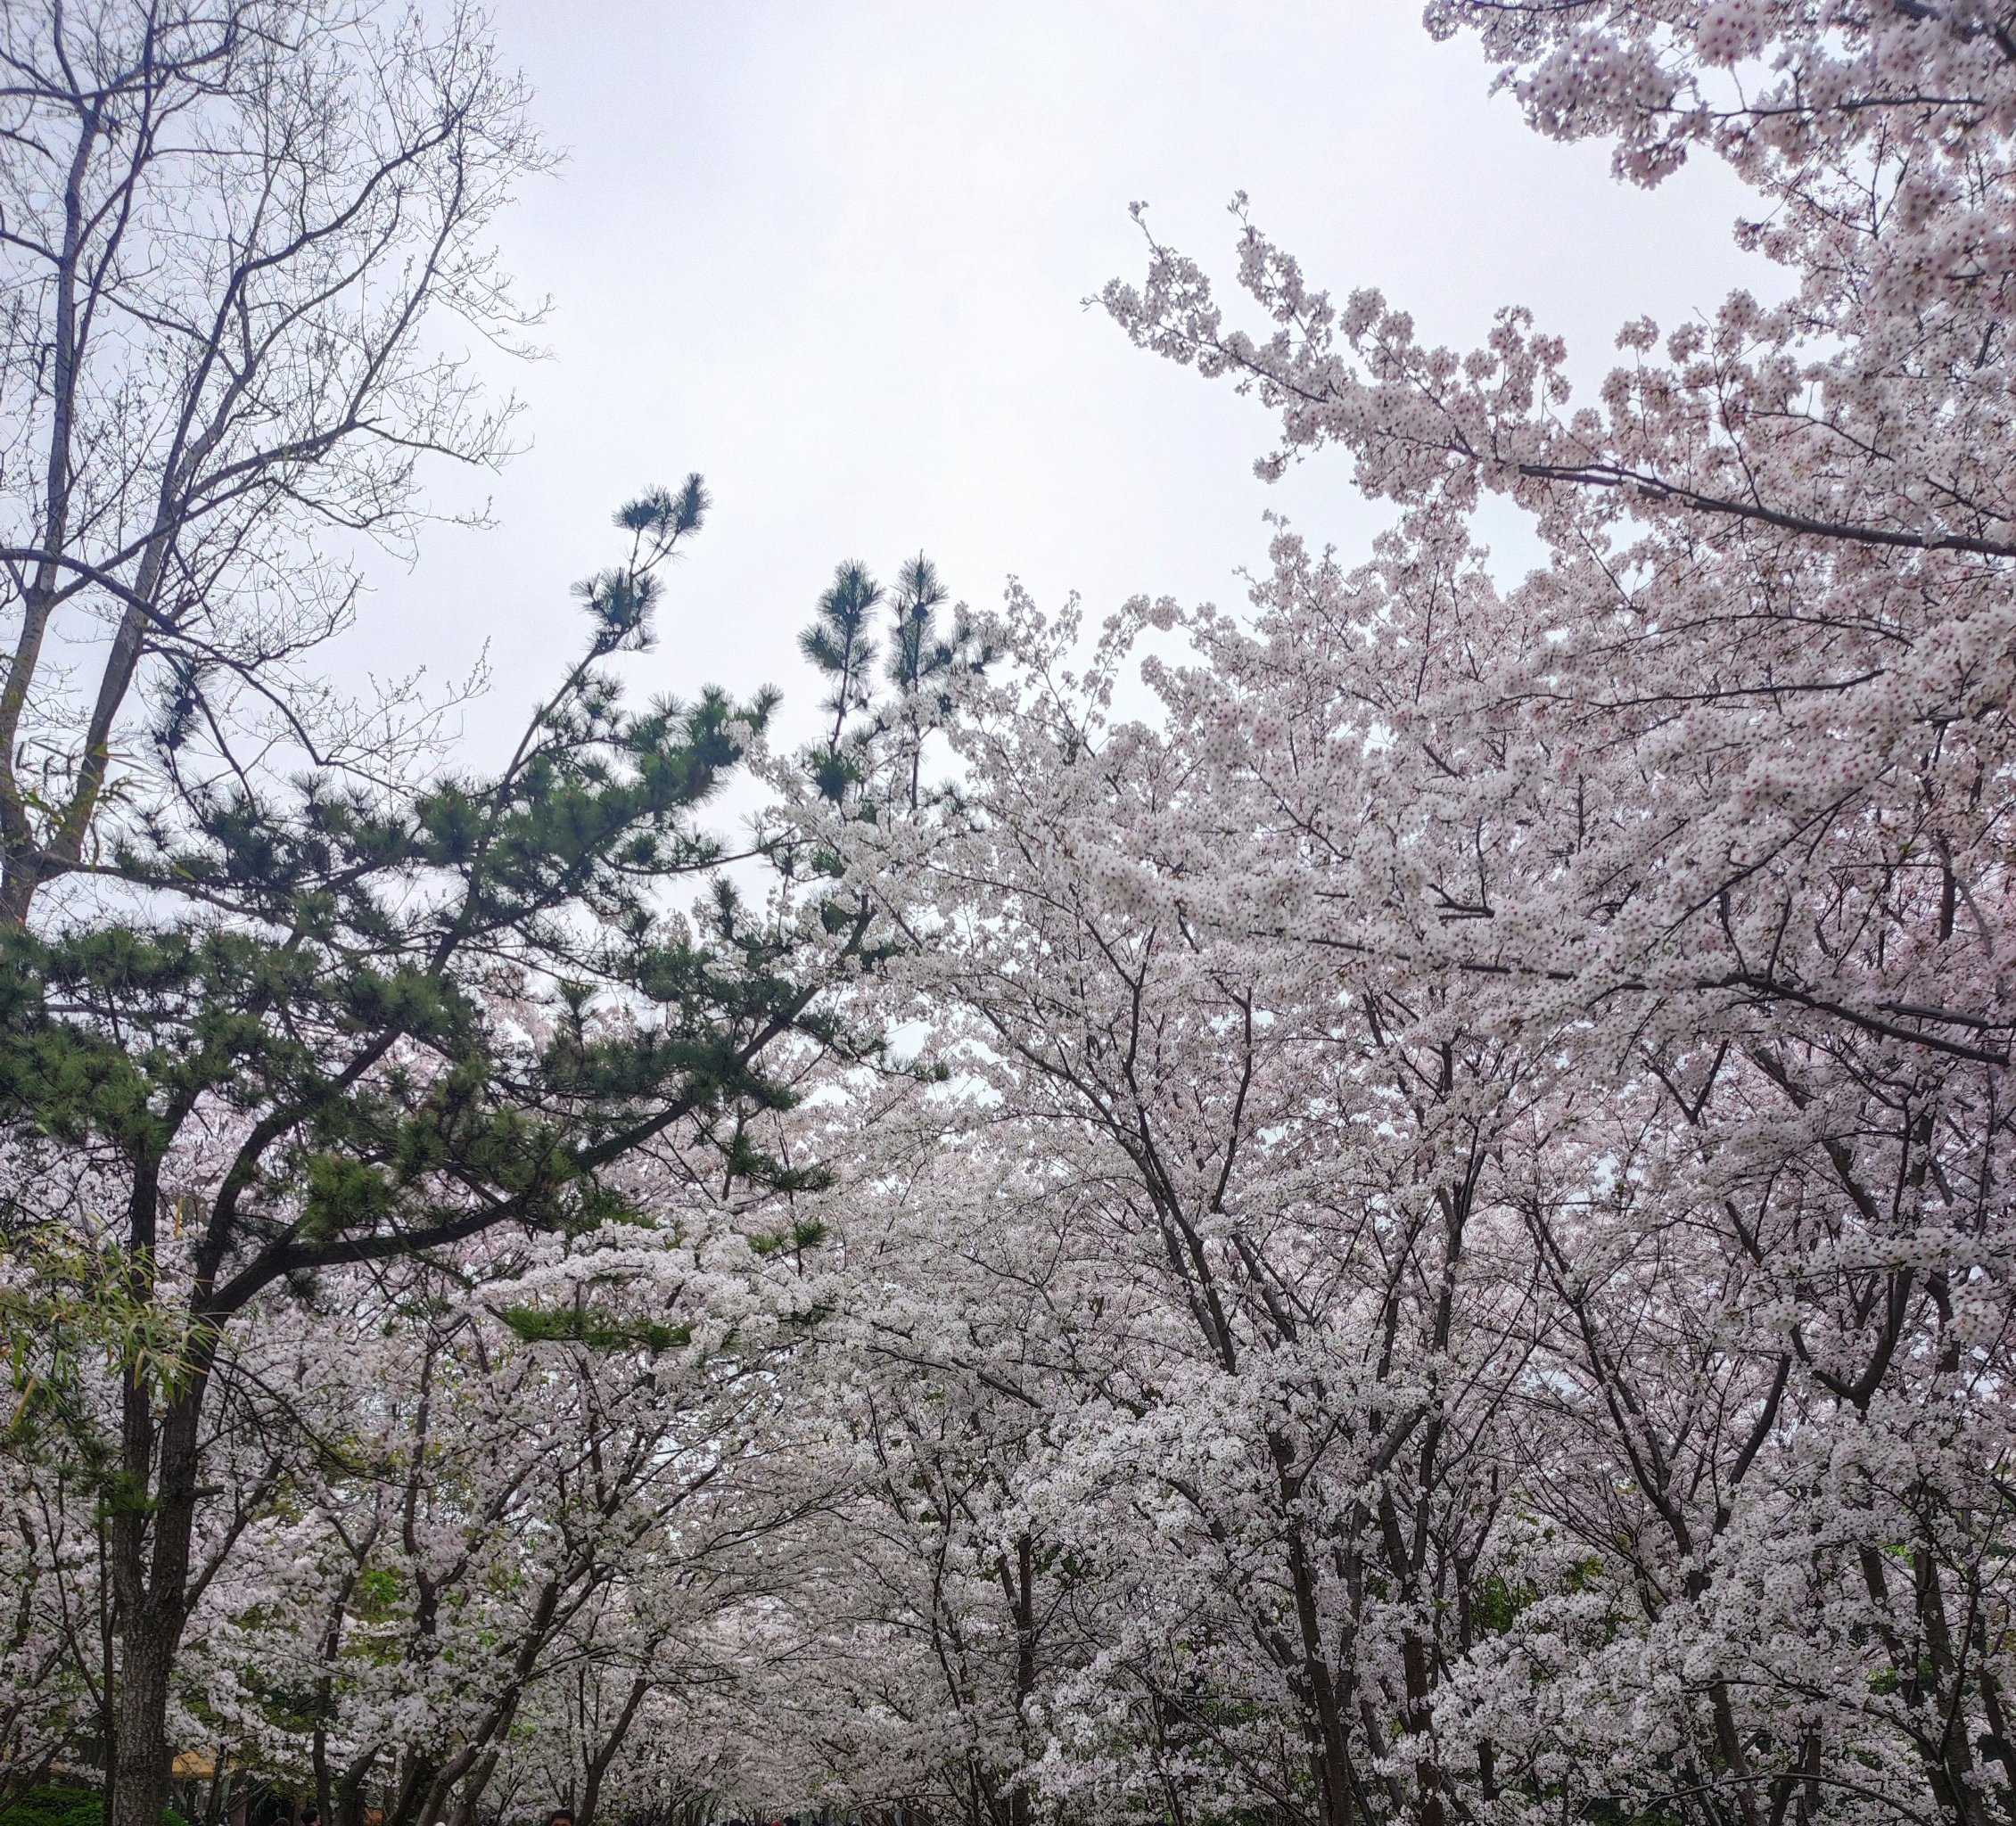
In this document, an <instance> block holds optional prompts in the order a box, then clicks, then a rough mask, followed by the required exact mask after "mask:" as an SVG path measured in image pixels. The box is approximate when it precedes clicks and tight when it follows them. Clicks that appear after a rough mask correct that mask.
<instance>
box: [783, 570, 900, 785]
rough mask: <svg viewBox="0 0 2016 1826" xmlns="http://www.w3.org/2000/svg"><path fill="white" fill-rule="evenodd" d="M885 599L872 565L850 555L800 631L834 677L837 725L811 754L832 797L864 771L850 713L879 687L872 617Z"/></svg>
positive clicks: (816, 661)
mask: <svg viewBox="0 0 2016 1826" xmlns="http://www.w3.org/2000/svg"><path fill="white" fill-rule="evenodd" d="M881 601H882V586H881V585H880V584H879V583H877V582H876V580H875V579H874V578H873V577H871V576H870V575H869V574H868V567H867V566H866V565H865V564H863V563H860V561H859V560H856V559H849V560H848V561H847V562H846V563H842V564H838V565H835V567H834V572H833V583H832V586H831V587H830V588H828V589H827V590H826V592H825V593H824V594H823V595H822V596H820V597H819V607H818V609H817V611H816V612H815V614H814V616H813V620H812V621H811V625H810V626H809V627H808V628H806V629H805V630H804V631H803V632H802V634H800V635H799V637H798V648H799V651H800V652H801V653H802V654H804V655H805V657H806V658H807V659H808V660H810V661H811V662H812V664H813V665H815V666H816V667H818V668H819V670H820V671H822V672H824V673H825V674H826V675H827V678H828V679H831V680H832V688H831V689H830V690H829V691H828V692H827V695H826V697H825V699H824V703H825V707H826V708H827V710H829V711H832V713H833V728H832V730H831V732H830V733H829V734H828V735H827V739H826V742H825V744H824V745H823V746H821V747H819V748H817V749H815V750H814V751H813V753H812V754H811V768H812V774H813V777H814V779H815V780H816V781H817V782H818V785H819V791H820V792H821V793H822V794H825V795H826V796H827V798H828V799H835V800H837V799H838V798H840V797H841V795H842V794H844V793H845V792H846V790H847V788H848V786H850V785H851V784H852V783H853V782H854V781H855V780H857V779H859V778H860V769H859V766H858V765H857V764H856V763H855V762H854V761H852V759H851V758H850V756H849V754H848V753H847V744H846V736H847V719H848V718H849V717H851V716H853V715H855V714H857V713H858V712H859V711H863V710H865V709H867V708H868V702H869V699H870V697H871V695H872V693H873V685H872V679H871V670H872V668H873V667H874V665H875V653H876V643H875V637H874V636H872V635H871V634H870V633H869V632H868V620H869V617H870V616H871V615H872V614H873V613H875V610H876V607H877V606H878V605H880V603H881Z"/></svg>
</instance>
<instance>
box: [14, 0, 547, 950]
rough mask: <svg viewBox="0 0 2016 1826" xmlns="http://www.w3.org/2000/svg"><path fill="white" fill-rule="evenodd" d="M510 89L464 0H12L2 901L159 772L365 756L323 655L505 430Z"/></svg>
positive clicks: (91, 839)
mask: <svg viewBox="0 0 2016 1826" xmlns="http://www.w3.org/2000/svg"><path fill="white" fill-rule="evenodd" d="M526 102H527V95H526V91H525V88H524V86H523V83H522V81H521V80H520V79H519V78H517V77H516V76H514V74H512V73H511V72H510V71H509V70H506V69H505V68H503V67H502V66H500V64H499V62H498V55H497V52H496V48H495V46H494V44H493V42H492V40H491V38H490V34H489V32H488V30H487V29H486V27H485V25H484V22H483V21H482V19H481V16H480V15H479V14H477V13H476V12H473V10H472V9H471V8H470V7H469V6H467V5H466V4H463V0H448V4H444V5H442V6H439V7H433V8H430V9H428V10H427V12H425V13H422V12H420V11H418V10H417V9H416V10H411V11H407V12H391V11H390V10H389V9H388V8H386V7H385V6H383V5H382V4H379V0H0V563H4V570H0V629H4V636H0V637H4V642H5V646H6V649H7V650H6V652H5V654H4V656H0V926H5V925H14V926H20V925H23V924H24V923H25V922H26V921H27V919H28V917H29V911H30V908H31V906H32V905H33V903H34V902H35V901H36V898H37V893H38V892H39V891H40V890H41V889H43V888H44V887H45V886H46V885H47V884H50V883H51V882H53V881H54V880H56V879H58V878H59V877H62V876H65V875H69V874H74V873H76V872H77V871H78V870H80V869H85V868H91V867H93V866H95V864H96V863H97V862H98V861H99V860H101V859H102V858H103V857H104V856H106V855H107V854H109V853H111V849H112V847H113V846H111V844H109V843H108V842H107V836H108V835H109V821H110V819H111V814H112V813H113V812H114V810H115V809H117V808H119V806H120V805H121V804H122V802H123V801H124V800H125V799H126V797H127V796H128V794H129V793H130V791H131V788H132V787H133V786H136V784H137V783H138V782H139V781H140V780H141V779H143V778H144V777H147V776H148V775H149V774H150V772H151V773H152V776H153V780H154V784H155V786H161V785H164V784H166V785H168V786H170V787H172V786H176V785H177V784H179V785H186V784H187V783H188V775H189V773H190V771H191V769H193V768H199V769H200V770H201V771H202V774H203V776H204V777H208V778H212V779H214V778H218V777H228V775H229V773H230V771H232V770H233V769H237V768H240V767H242V766H243V765H244V764H245V763H244V761H243V759H242V757H241V752H240V751H241V746H242V744H244V743H246V742H247V741H249V740H251V741H258V742H261V743H271V742H273V741H275V740H276V739H277V740H279V741H281V742H283V743H284V744H287V745H289V746H290V747H292V749H294V750H295V751H296V752H298V753H301V754H302V755H303V756H304V758H305V760H306V761H308V763H309V764H311V765H316V766H332V765H333V766H343V765H346V764H350V765H359V766H361V765H365V764H366V744H365V742H364V741H363V740H362V739H361V738H362V734H363V732H362V730H361V729H360V728H359V727H358V725H357V724H356V723H355V722H354V721H346V719H345V717H344V716H343V715H342V714H341V711H340V710H339V708H338V707H337V706H336V705H335V704H334V703H333V699H332V697H331V695H330V693H329V691H328V687H327V686H326V684H325V683H324V682H321V681H318V680H317V678H316V677H315V676H314V673H313V671H312V670H311V669H310V668H309V666H308V665H307V664H305V663H304V655H305V654H307V653H308V651H309V650H310V649H312V648H314V647H316V646H317V645H318V644H319V643H321V642H322V641H324V640H325V639H326V638H327V637H329V636H330V635H331V634H333V632H335V631H336V630H337V629H340V628H341V626H342V625H343V624H344V622H345V621H346V620H347V618H348V616H349V613H350V608H351V605H352V604H353V601H354V598H355V595H356V576H355V573H354V572H353V570H352V569H351V567H350V563H349V562H348V559H347V557H346V550H347V548H348V547H350V544H351V543H352V541H353V540H354V538H355V537H356V536H359V535H361V536H364V537H367V538H369V539H375V540H377V541H379V542H381V543H388V542H389V543H391V544H392V545H393V546H394V547H398V546H399V545H401V544H402V543H404V542H405V541H407V539H410V537H411V536H412V533H413V531H414V530H415V527H416V522H417V521H418V519H419V518H420V516H421V514H422V513H423V502H422V498H421V497H420V495H419V493H418V491H417V483H418V481H419V471H420V468H421V465H422V464H423V462H424V459H425V458H426V457H429V456H431V455H443V456H447V457H453V458H456V459H459V460H461V461H463V462H467V463H475V464H488V463H492V462H495V461H496V460H498V458H499V457H501V456H503V455H504V454H505V452H506V442H507V430H508V424H509V421H510V419H511V416H512V409H513V408H512V405H511V402H510V401H509V400H502V401H499V400H497V399H493V398H490V397H489V396H487V395H486V394H485V393H484V391H483V390H482V388H481V385H480V383H479V380H478V376H477V374H476V373H475V370H474V368H473V366H472V364H471V362H470V359H469V358H468V355H467V353H466V350H464V349H463V348H461V347H460V346H459V345H458V342H457V336H456V335H455V334H453V333H447V332H448V331H449V330H450V329H451V327H452V325H453V324H454V321H455V320H456V319H460V320H462V323H463V324H464V325H473V326H474V327H475V328H476V329H477V330H478V331H480V332H481V333H484V334H487V335H490V336H493V337H505V338H508V336H509V335H510V334H511V333H512V332H513V331H514V329H516V328H519V327H522V326H523V325H524V324H525V323H526V322H527V321H528V318H527V317H526V315H525V314H524V313H523V312H521V311H520V310H519V309H518V308H517V307H516V306H515V305H514V303H513V301H512V298H511V295H510V292H509V291H508V288H507V285H506V281H505V278H504V276H503V275H502V274H501V273H500V271H499V268H498V261H497V256H496V253H495V251H494V247H493V245H492V243H491V242H490V238H489V235H488V232H487V231H488V227H489V225H490V221H491V219H492V218H493V217H494V215H495V214H496V212H497V210H498V208H499V207H500V206H501V205H502V204H503V203H504V202H506V199H507V197H508V195H509V193H510V192H511V189H512V186H513V185H514V181H515V180H516V179H518V178H519V177H521V176H522V175H523V174H524V173H525V172H527V171H528V170H530V169H534V168H536V167H538V166H539V164H540V163H541V162H542V159H543V154H542V153H541V151H540V149H539V142H538V140H537V138H536V136H535V135H534V133H533V131H532V129H531V126H530V125H529V122H528V119H527V111H526ZM463 340H464V341H465V340H466V338H464V339H463ZM198 756H200V757H201V761H200V762H199V761H196V760H195V759H194V758H195V757H198ZM132 796H134V797H136V798H146V799H152V800H153V801H154V802H155V803H156V804H157V805H158V804H160V802H162V801H161V798H160V794H158V793H157V794H144V795H142V794H133V795H132Z"/></svg>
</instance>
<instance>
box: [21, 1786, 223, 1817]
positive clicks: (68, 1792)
mask: <svg viewBox="0 0 2016 1826" xmlns="http://www.w3.org/2000/svg"><path fill="white" fill-rule="evenodd" d="M104 1817H105V1797H104V1796H103V1795H102V1794H100V1793H99V1792H98V1790H97V1789H94V1788H70V1787H64V1786H61V1785H58V1784H55V1783H47V1784H45V1785H44V1786H42V1787H40V1788H31V1789H29V1791H28V1792H27V1793H26V1794H24V1795H21V1796H18V1797H16V1798H14V1799H13V1800H12V1801H10V1802H8V1804H7V1805H5V1806H4V1807H0V1826H103V1821H104ZM161 1826H189V1822H187V1821H186V1820H185V1819H184V1818H183V1817H182V1815H181V1814H178V1813H177V1811H176V1810H175V1809H174V1808H173V1807H163V1808H162V1809H161Z"/></svg>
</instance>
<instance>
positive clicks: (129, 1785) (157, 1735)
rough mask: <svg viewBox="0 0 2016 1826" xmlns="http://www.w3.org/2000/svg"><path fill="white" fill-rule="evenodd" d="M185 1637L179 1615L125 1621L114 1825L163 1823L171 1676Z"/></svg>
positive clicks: (114, 1771)
mask: <svg viewBox="0 0 2016 1826" xmlns="http://www.w3.org/2000/svg"><path fill="white" fill-rule="evenodd" d="M150 1608H151V1607H150ZM181 1637H182V1630H181V1620H180V1618H179V1616H160V1615H158V1614H157V1615H148V1614H147V1613H146V1612H143V1613H142V1614H141V1615H140V1616H128V1618H127V1619H126V1639H125V1643H124V1648H125V1653H124V1654H123V1656H122V1657H120V1658H121V1662H122V1664H123V1665H122V1666H121V1667H120V1670H119V1740H118V1746H117V1748H116V1750H115V1751H114V1754H113V1759H112V1771H111V1775H112V1813H111V1816H110V1819H111V1826H160V1817H161V1807H162V1805H163V1804H164V1803H165V1801H166V1800H167V1798H168V1776H169V1743H168V1694H169V1673H170V1672H171V1671H172V1669H173V1667H174V1665H175V1651H176V1649H177V1646H178V1645H179V1643H180V1641H181Z"/></svg>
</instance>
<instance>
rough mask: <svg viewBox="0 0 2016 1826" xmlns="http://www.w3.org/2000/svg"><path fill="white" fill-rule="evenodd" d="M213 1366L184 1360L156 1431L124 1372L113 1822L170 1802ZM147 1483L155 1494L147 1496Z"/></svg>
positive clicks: (145, 1393) (148, 1814)
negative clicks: (172, 1727)
mask: <svg viewBox="0 0 2016 1826" xmlns="http://www.w3.org/2000/svg"><path fill="white" fill-rule="evenodd" d="M209 1371H210V1365H209V1363H208V1361H198V1362H193V1363H190V1364H188V1365H186V1366H185V1383H184V1386H182V1388H181V1389H180V1390H178V1391H177V1394H175V1396H174V1398H173V1399H172V1400H170V1401H169V1403H168V1406H167V1408H166V1410H165V1411H164V1412H163V1413H162V1415H161V1417H160V1428H159V1432H158V1434H157V1432H156V1429H155V1427H154V1416H153V1394H152V1389H151V1388H150V1387H149V1386H148V1385H147V1383H146V1381H145V1380H144V1378H141V1377H139V1376H137V1375H129V1376H128V1378H127V1384H126V1389H125V1394H124V1406H125V1415H124V1426H123V1460H122V1467H121V1468H122V1469H123V1471H124V1473H125V1476H126V1480H127V1487H126V1489H125V1490H124V1491H123V1492H122V1493H120V1494H121V1499H122V1503H121V1508H120V1509H119V1512H118V1513H117V1514H116V1515H115V1518H114V1521H113V1536H114V1541H113V1559H114V1575H115V1579H116V1582H117V1583H118V1585H119V1613H120V1616H119V1622H120V1631H119V1636H120V1641H119V1651H120V1652H119V1705H118V1710H117V1718H118V1740H117V1742H116V1744H115V1745H114V1747H113V1752H112V1756H111V1789H112V1794H111V1811H110V1812H109V1813H108V1814H107V1816H106V1817H107V1821H108V1822H109V1826H160V1817H161V1808H162V1806H163V1805H165V1804H166V1802H167V1799H168V1781H169V1754H170V1749H171V1746H170V1745H169V1740H168V1702H169V1681H170V1679H171V1677H172V1675H173V1674H174V1672H175V1657H176V1655H177V1651H178V1650H179V1649H181V1647H182V1630H183V1625H184V1624H185V1623H186V1622H187V1620H188V1611H189V1548H190V1542H191V1541H192V1540H193V1537H194V1534H195V1522H196V1460H197V1450H196V1440H197V1431H198V1426H199V1423H200V1421H201V1419H202V1404H203V1395H204V1392H205V1389H206V1388H207V1386H208V1382H209ZM150 1471H152V1474H153V1475H152V1479H151V1480H150V1478H149V1475H148V1474H149V1472H150ZM150 1481H151V1483H152V1500H151V1501H141V1500H140V1497H141V1493H145V1492H147V1491H148V1489H149V1485H150Z"/></svg>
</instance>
